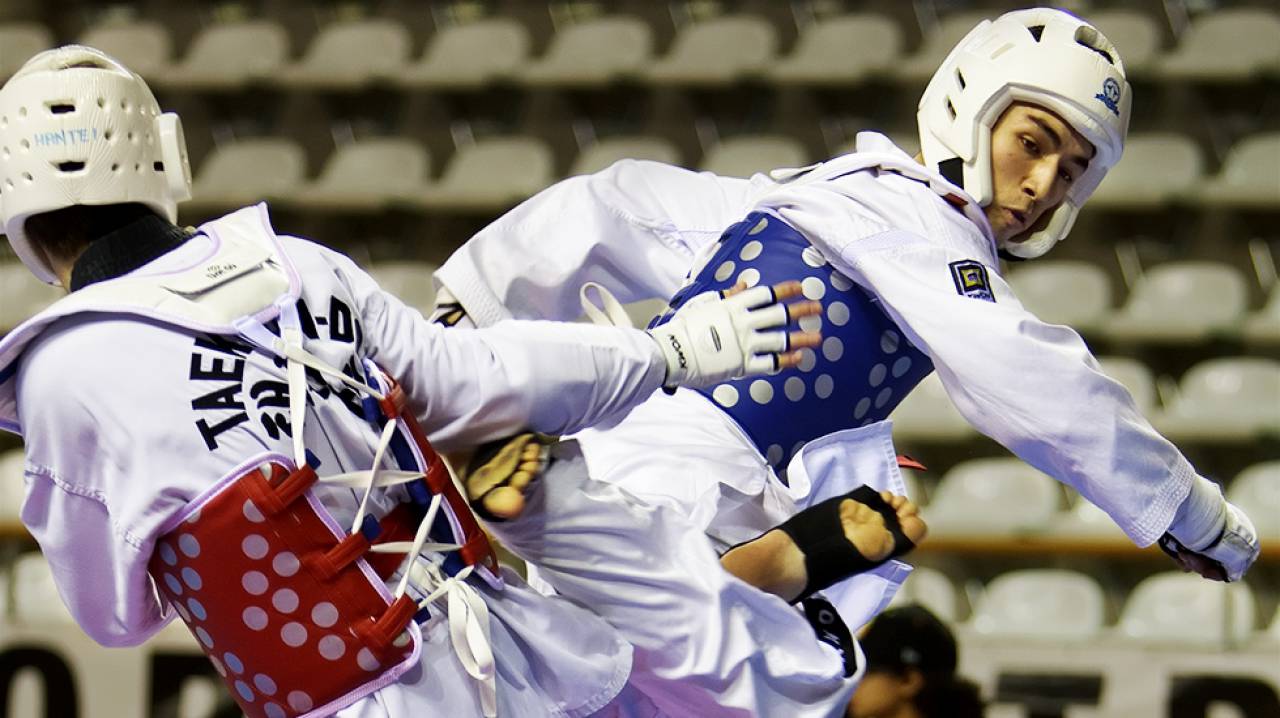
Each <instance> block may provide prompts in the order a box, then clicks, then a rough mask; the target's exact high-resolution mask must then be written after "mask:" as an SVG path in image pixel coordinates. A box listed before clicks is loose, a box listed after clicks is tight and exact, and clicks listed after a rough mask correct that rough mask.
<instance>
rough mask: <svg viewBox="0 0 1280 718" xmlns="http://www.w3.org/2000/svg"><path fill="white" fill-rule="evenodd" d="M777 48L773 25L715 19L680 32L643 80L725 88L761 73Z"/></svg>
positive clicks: (754, 19)
mask: <svg viewBox="0 0 1280 718" xmlns="http://www.w3.org/2000/svg"><path fill="white" fill-rule="evenodd" d="M777 45H778V37H777V33H776V31H775V30H774V28H773V24H772V23H770V22H769V21H768V20H765V19H764V18H761V17H754V16H750V15H726V16H722V17H717V18H714V19H711V20H707V21H704V22H699V23H695V24H693V25H690V26H689V27H687V28H685V29H684V30H682V31H681V32H680V34H679V35H677V36H676V39H675V41H674V42H673V43H672V45H671V50H670V51H669V52H668V53H667V54H666V55H665V56H663V57H662V58H660V59H659V60H657V61H656V62H654V63H653V64H651V65H650V66H649V68H648V70H647V71H646V72H645V78H646V79H648V80H649V81H650V82H652V83H655V84H660V85H702V86H717V85H729V84H732V83H734V82H737V81H739V80H742V79H745V78H748V77H754V76H757V75H759V74H761V73H763V72H764V71H765V70H766V69H767V67H768V65H769V64H770V63H771V62H772V61H773V58H774V54H775V53H776V52H777Z"/></svg>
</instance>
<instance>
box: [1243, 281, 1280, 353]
mask: <svg viewBox="0 0 1280 718" xmlns="http://www.w3.org/2000/svg"><path fill="white" fill-rule="evenodd" d="M1241 333H1242V334H1243V335H1244V338H1245V339H1247V340H1249V341H1251V342H1258V343H1259V344H1280V283H1277V284H1276V285H1275V286H1273V287H1272V288H1271V296H1270V298H1268V299H1267V304H1266V306H1264V307H1263V308H1261V309H1259V310H1258V311H1256V312H1254V313H1253V314H1250V315H1249V316H1247V317H1245V320H1244V327H1243V328H1242V329H1241Z"/></svg>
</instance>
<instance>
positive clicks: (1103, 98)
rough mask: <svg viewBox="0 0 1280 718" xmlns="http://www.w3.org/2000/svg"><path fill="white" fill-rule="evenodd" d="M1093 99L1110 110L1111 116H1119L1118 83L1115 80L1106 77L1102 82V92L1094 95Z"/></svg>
mask: <svg viewBox="0 0 1280 718" xmlns="http://www.w3.org/2000/svg"><path fill="white" fill-rule="evenodd" d="M1093 98H1094V99H1095V100H1098V101H1099V102H1101V103H1102V104H1104V105H1106V106H1107V109H1108V110H1111V114H1113V115H1115V116H1116V117H1119V116H1120V83H1118V82H1116V81H1115V78H1111V77H1108V78H1107V79H1106V80H1104V81H1103V82H1102V92H1099V93H1098V94H1096V95H1094V96H1093Z"/></svg>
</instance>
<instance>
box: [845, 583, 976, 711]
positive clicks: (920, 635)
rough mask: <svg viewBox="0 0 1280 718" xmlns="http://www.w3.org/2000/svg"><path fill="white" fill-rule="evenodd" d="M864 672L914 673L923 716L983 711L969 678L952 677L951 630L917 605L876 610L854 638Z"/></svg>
mask: <svg viewBox="0 0 1280 718" xmlns="http://www.w3.org/2000/svg"><path fill="white" fill-rule="evenodd" d="M858 643H859V644H861V646H862V650H863V653H864V654H865V655H866V657H867V670H868V671H884V672H886V673H892V674H894V675H897V676H903V677H905V676H906V675H907V674H908V673H909V672H911V671H918V672H919V673H920V676H921V678H922V682H923V685H922V686H921V688H920V692H918V693H916V695H915V697H914V698H913V699H912V701H911V702H912V703H913V704H914V705H915V707H916V708H917V709H918V710H919V711H920V712H921V713H922V714H924V716H925V718H973V717H979V718H980V717H981V716H982V715H983V710H984V707H983V703H982V696H981V694H980V692H979V690H978V686H977V685H976V684H975V683H973V682H972V681H969V680H966V679H964V678H961V677H959V676H957V675H956V663H957V658H958V651H957V649H956V639H955V636H953V635H952V634H951V629H949V628H947V624H945V623H943V622H942V621H941V620H940V619H939V618H938V617H937V616H935V615H933V613H931V612H930V611H929V610H928V609H926V608H925V607H924V606H920V605H910V606H903V607H901V608H894V609H890V610H888V611H885V612H884V613H882V614H880V615H879V616H878V617H877V618H876V619H875V620H874V621H872V622H871V626H870V627H869V628H868V629H867V632H866V633H865V634H863V636H862V638H860V639H859V640H858Z"/></svg>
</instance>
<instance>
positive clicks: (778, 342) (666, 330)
mask: <svg viewBox="0 0 1280 718" xmlns="http://www.w3.org/2000/svg"><path fill="white" fill-rule="evenodd" d="M791 284H795V285H796V286H795V287H791V286H790V285H791ZM798 293H799V284H798V283H793V282H787V283H784V284H780V285H778V286H777V287H754V288H752V289H747V290H745V291H742V292H739V293H737V294H733V295H732V296H728V297H723V298H722V297H721V296H720V293H719V292H705V293H703V294H699V295H698V296H696V297H694V298H692V299H690V300H689V301H688V302H686V303H685V305H684V306H682V307H680V309H678V310H677V311H676V313H675V314H674V315H672V317H671V320H670V321H668V322H667V323H666V324H663V325H661V326H658V327H654V328H653V329H650V330H649V334H650V335H651V336H653V338H654V339H655V340H656V341H657V342H658V346H659V347H661V349H662V354H663V356H664V357H666V360H667V378H666V381H664V382H663V386H665V387H666V388H668V389H671V388H675V387H677V386H685V387H690V388H707V387H711V386H714V385H716V384H719V383H721V382H724V381H727V380H729V379H735V378H737V377H740V376H745V375H747V374H765V373H768V372H773V371H777V370H778V369H781V368H783V367H784V366H789V365H790V364H791V363H792V361H793V359H792V355H790V354H787V353H786V352H788V351H790V350H791V349H793V348H796V347H798V346H812V345H813V344H815V343H816V340H817V339H818V337H817V336H810V334H812V333H808V332H806V333H802V334H801V333H798V334H797V335H795V336H790V335H788V333H787V330H786V325H787V324H789V323H790V322H791V321H793V320H794V319H797V318H799V317H801V316H807V315H809V314H812V313H815V311H821V307H820V305H818V306H816V308H815V307H814V306H813V305H817V303H816V302H805V303H801V304H796V305H794V306H793V307H788V306H787V305H785V304H783V303H782V302H783V300H784V299H786V298H787V297H792V296H795V295H796V294H798Z"/></svg>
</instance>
